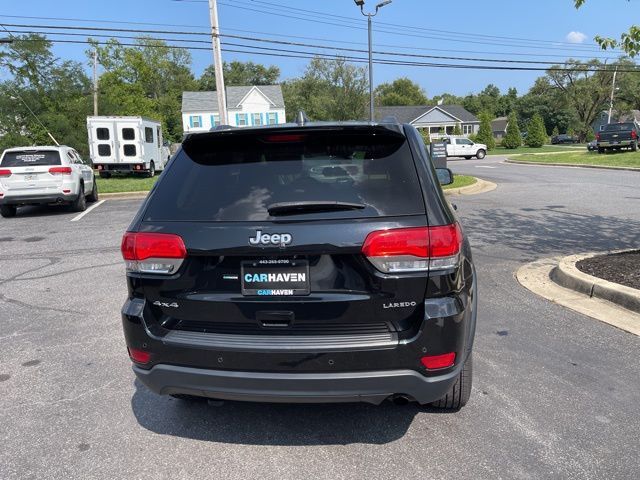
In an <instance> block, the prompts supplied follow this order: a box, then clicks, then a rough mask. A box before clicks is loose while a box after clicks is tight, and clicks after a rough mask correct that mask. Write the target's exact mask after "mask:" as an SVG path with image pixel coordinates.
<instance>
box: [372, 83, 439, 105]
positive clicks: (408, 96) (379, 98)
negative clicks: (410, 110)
mask: <svg viewBox="0 0 640 480" xmlns="http://www.w3.org/2000/svg"><path fill="white" fill-rule="evenodd" d="M375 98H376V104H377V105H382V106H396V105H426V103H427V102H428V100H427V96H426V94H425V93H424V90H422V88H421V87H420V85H418V84H416V83H414V82H412V81H411V80H410V79H408V78H406V77H403V78H398V79H396V80H394V81H393V82H391V83H382V84H380V85H378V87H377V88H376V90H375Z"/></svg>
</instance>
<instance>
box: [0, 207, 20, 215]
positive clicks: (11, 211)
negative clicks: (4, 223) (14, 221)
mask: <svg viewBox="0 0 640 480" xmlns="http://www.w3.org/2000/svg"><path fill="white" fill-rule="evenodd" d="M17 213H18V207H16V206H15V205H1V206H0V215H2V216H3V217H4V218H12V217H15V216H16V214H17Z"/></svg>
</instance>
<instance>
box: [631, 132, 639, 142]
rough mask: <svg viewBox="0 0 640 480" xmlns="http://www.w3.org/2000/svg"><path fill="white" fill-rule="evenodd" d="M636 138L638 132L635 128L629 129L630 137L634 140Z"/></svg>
mask: <svg viewBox="0 0 640 480" xmlns="http://www.w3.org/2000/svg"><path fill="white" fill-rule="evenodd" d="M636 138H638V134H637V133H636V131H635V130H631V139H632V140H635V139H636Z"/></svg>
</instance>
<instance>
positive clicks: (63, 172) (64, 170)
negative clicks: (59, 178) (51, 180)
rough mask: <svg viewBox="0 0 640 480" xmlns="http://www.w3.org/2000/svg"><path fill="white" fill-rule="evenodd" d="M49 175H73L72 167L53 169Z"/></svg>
mask: <svg viewBox="0 0 640 480" xmlns="http://www.w3.org/2000/svg"><path fill="white" fill-rule="evenodd" d="M49 173H50V174H51V175H71V167H51V168H50V169H49Z"/></svg>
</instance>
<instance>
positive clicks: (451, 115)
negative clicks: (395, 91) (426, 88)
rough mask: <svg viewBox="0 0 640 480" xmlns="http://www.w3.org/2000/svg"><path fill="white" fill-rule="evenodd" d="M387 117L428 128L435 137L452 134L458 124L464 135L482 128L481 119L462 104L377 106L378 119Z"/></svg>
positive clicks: (419, 127)
mask: <svg viewBox="0 0 640 480" xmlns="http://www.w3.org/2000/svg"><path fill="white" fill-rule="evenodd" d="M385 117H395V118H396V119H397V120H398V122H400V123H410V124H411V125H413V126H414V127H416V128H418V129H424V130H428V131H429V135H431V136H432V137H434V138H435V137H437V136H439V135H451V134H452V133H453V129H454V128H455V126H456V125H460V129H461V130H462V134H463V135H471V134H475V133H478V129H479V128H480V120H478V119H477V118H476V116H475V115H474V114H472V113H471V112H469V111H468V110H466V109H465V108H464V107H462V106H460V105H435V106H429V105H417V106H398V107H376V120H378V121H380V120H382V119H384V118H385Z"/></svg>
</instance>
